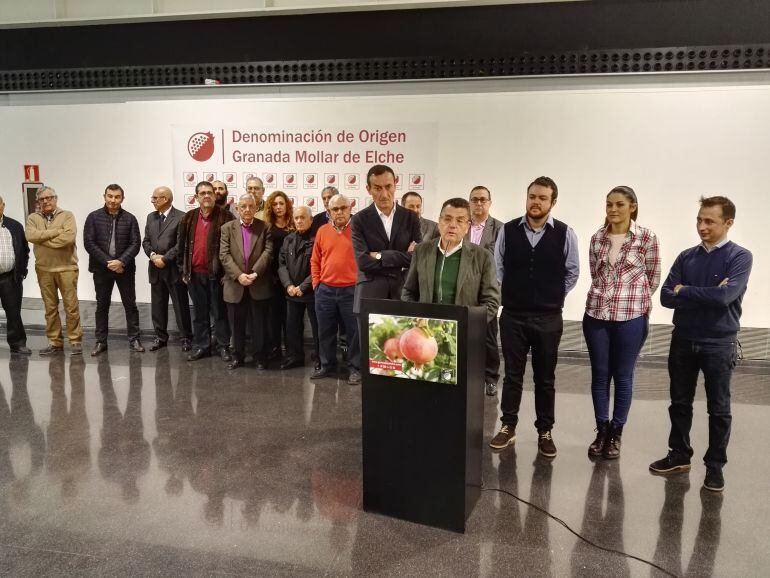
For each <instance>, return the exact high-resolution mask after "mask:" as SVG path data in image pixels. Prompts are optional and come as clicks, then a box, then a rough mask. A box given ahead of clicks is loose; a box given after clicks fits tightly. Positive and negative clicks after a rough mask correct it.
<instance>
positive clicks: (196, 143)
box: [187, 132, 214, 163]
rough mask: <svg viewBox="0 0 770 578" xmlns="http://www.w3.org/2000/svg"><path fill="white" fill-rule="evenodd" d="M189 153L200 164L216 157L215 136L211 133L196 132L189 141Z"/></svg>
mask: <svg viewBox="0 0 770 578" xmlns="http://www.w3.org/2000/svg"><path fill="white" fill-rule="evenodd" d="M187 152H188V153H190V156H191V157H192V158H193V159H195V160H196V161H198V162H199V163H202V162H203V161H207V160H209V159H210V158H211V157H212V156H213V155H214V135H213V134H211V133H210V132H196V133H195V134H194V135H192V136H191V137H190V140H188V141H187Z"/></svg>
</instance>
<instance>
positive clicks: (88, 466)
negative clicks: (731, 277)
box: [0, 337, 770, 577]
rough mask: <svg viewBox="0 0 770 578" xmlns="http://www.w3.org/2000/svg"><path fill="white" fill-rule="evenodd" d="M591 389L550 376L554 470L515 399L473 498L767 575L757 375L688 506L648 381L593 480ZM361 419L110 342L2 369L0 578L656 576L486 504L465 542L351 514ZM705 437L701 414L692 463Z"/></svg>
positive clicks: (341, 404) (261, 377)
mask: <svg viewBox="0 0 770 578" xmlns="http://www.w3.org/2000/svg"><path fill="white" fill-rule="evenodd" d="M30 345H31V346H37V347H39V346H42V345H43V343H42V340H41V339H40V338H39V337H37V338H35V339H34V340H32V342H31V343H30ZM588 380H589V371H588V368H587V367H586V366H585V362H584V361H583V360H577V359H563V360H562V363H561V364H560V366H559V371H558V385H557V390H558V391H559V393H558V396H557V422H558V423H557V426H556V428H555V429H554V438H555V441H556V443H557V446H558V449H559V455H558V457H557V458H556V459H555V460H553V461H548V460H545V459H542V458H539V457H538V456H537V452H536V435H535V432H534V430H533V429H532V428H531V426H530V424H531V423H532V422H533V420H534V417H533V412H534V409H533V399H532V394H531V393H526V394H525V398H524V402H523V407H522V418H521V422H522V423H521V425H520V426H519V432H518V434H519V436H518V440H517V443H516V446H515V448H511V449H509V450H506V451H504V452H502V453H492V452H490V451H489V450H488V448H487V447H485V450H484V466H483V468H484V479H485V485H486V487H487V488H498V487H499V488H503V489H505V490H508V491H510V492H512V493H514V494H516V495H518V496H520V497H521V498H523V499H525V500H528V501H531V502H533V503H534V504H537V505H538V506H540V507H541V508H544V509H547V510H549V511H550V512H552V513H553V514H554V515H555V516H557V517H558V518H560V519H562V520H564V522H566V523H567V524H568V525H569V526H570V527H572V528H573V529H574V530H576V531H577V532H579V533H582V534H583V535H584V536H585V537H586V538H587V539H589V540H591V541H593V542H595V543H597V544H599V545H601V546H603V547H605V548H610V549H615V550H623V551H626V552H628V553H630V554H633V555H635V556H638V557H641V558H644V559H647V560H650V561H653V562H654V563H656V564H658V565H659V566H661V567H663V568H665V569H666V570H667V571H668V572H670V573H671V574H673V575H677V576H710V575H715V576H741V577H744V576H767V575H768V567H770V548H769V547H768V544H770V491H769V490H770V482H768V479H770V452H768V451H767V449H766V445H765V444H766V442H767V440H768V439H770V395H769V393H770V369H768V368H767V367H764V368H763V367H753V368H752V367H747V368H742V369H741V370H740V371H739V372H738V373H737V374H736V376H735V378H734V395H733V399H734V406H733V416H734V420H733V437H732V441H731V445H730V454H729V455H730V463H729V464H728V466H727V467H726V469H725V475H726V481H727V488H726V490H725V492H724V494H723V495H714V494H711V493H708V492H705V491H702V490H701V488H700V486H701V482H702V478H703V473H704V472H703V467H702V465H700V464H699V462H698V460H696V462H694V463H696V464H698V465H696V466H695V467H693V470H692V472H690V473H689V475H687V474H684V475H679V476H675V477H672V478H668V479H666V478H661V477H655V476H652V475H650V474H649V473H648V471H647V465H648V464H649V462H651V461H653V460H654V459H657V458H660V457H662V456H663V455H664V454H665V451H666V447H665V443H666V438H667V432H668V417H667V411H666V408H667V400H666V395H667V394H666V391H667V384H666V371H665V367H664V366H663V365H662V364H660V363H657V364H656V363H650V364H644V365H643V366H641V367H640V368H639V371H638V390H637V392H636V398H635V402H634V406H633V408H632V412H631V418H630V423H629V425H628V427H627V428H626V432H625V436H624V445H623V455H622V457H621V459H620V460H618V461H616V462H603V461H599V462H597V463H592V462H590V461H589V460H588V459H587V458H586V454H585V451H586V447H587V444H588V443H589V442H590V441H591V439H592V428H593V424H592V409H591V399H590V396H589V395H588V391H587V384H588ZM485 403H486V413H485V436H486V441H488V440H489V438H490V437H491V435H492V434H493V429H494V428H495V427H496V425H497V424H496V423H495V420H496V418H497V407H496V403H495V401H494V400H492V399H487V400H486V401H485ZM426 419H435V416H433V417H430V416H426ZM360 421H361V390H360V388H358V387H351V386H348V385H347V384H346V383H345V382H344V381H339V382H336V381H332V380H324V381H319V382H317V383H315V384H314V383H311V382H310V380H309V371H308V370H302V369H297V370H292V371H287V372H280V371H277V370H276V371H268V372H261V373H258V372H257V371H256V370H253V369H243V370H238V371H236V372H234V373H233V372H228V371H227V370H226V369H225V368H224V367H223V364H222V362H221V361H219V360H216V359H206V360H202V361H199V362H195V363H188V362H187V361H184V357H183V355H182V354H181V352H180V351H179V349H178V348H176V347H174V346H172V347H171V348H169V349H166V350H162V351H161V352H159V353H145V354H129V353H128V352H127V347H126V345H125V342H123V341H114V342H111V343H110V350H109V352H108V354H107V355H105V356H103V357H102V358H99V359H98V360H94V359H92V358H90V357H87V358H85V359H77V358H71V357H68V356H66V357H65V356H62V357H58V358H53V359H44V358H40V357H38V356H37V355H33V356H32V357H31V358H24V357H21V358H18V357H10V356H9V353H8V350H7V349H3V350H0V576H62V575H73V576H82V575H85V576H108V575H110V576H112V575H166V576H176V575H196V576H198V575H250V576H276V575H277V576H282V575H286V576H303V575H311V576H318V575H330V576H345V575H357V576H361V575H367V576H368V575H378V576H392V575H399V576H434V575H442V576H463V577H466V576H477V575H480V576H566V575H580V576H651V575H652V576H662V575H664V574H663V573H661V572H659V571H657V570H654V569H651V568H650V566H647V565H646V564H644V563H642V562H639V561H636V560H633V559H630V558H626V557H622V556H620V555H617V554H614V553H610V552H606V551H603V550H600V549H598V548H595V547H593V546H590V545H588V544H587V543H585V542H583V541H581V540H579V539H577V538H576V537H575V536H574V535H573V534H571V533H570V532H569V531H568V530H567V529H566V528H565V527H563V526H562V525H560V524H559V523H557V522H555V521H553V520H551V519H549V518H548V517H546V516H545V515H544V514H542V513H541V512H539V511H538V510H536V509H533V508H530V507H528V506H526V505H524V504H521V503H519V502H517V501H515V500H514V499H513V498H511V497H510V496H508V495H504V494H501V493H498V492H493V491H485V492H482V496H481V499H480V501H479V503H478V505H477V506H476V509H475V510H474V512H473V514H472V515H471V518H470V520H469V523H468V529H467V532H466V533H465V534H464V535H462V534H455V533H451V532H446V531H442V530H437V529H433V528H428V527H424V526H419V525H415V524H411V523H407V522H403V521H399V520H394V519H389V518H385V517H382V516H378V515H372V514H368V513H365V512H363V511H362V509H361V440H360V431H361V427H360ZM440 430H441V421H440V419H437V421H436V431H437V440H439V442H438V443H440V438H441V436H440ZM706 439H707V426H706V417H705V405H704V402H703V400H702V397H701V396H699V398H698V401H697V402H696V422H695V426H694V428H693V443H694V447H695V448H696V452H697V454H696V456H700V455H702V453H703V451H704V449H705V442H706Z"/></svg>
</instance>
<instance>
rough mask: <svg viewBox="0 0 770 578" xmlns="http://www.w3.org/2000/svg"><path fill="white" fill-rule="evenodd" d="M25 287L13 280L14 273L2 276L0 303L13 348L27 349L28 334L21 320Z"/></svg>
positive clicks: (6, 333)
mask: <svg viewBox="0 0 770 578" xmlns="http://www.w3.org/2000/svg"><path fill="white" fill-rule="evenodd" d="M22 295H23V286H22V284H21V282H17V281H15V280H14V278H13V271H8V272H7V273H3V274H0V303H2V305H3V310H4V311H5V325H6V327H5V337H6V339H7V340H8V345H10V346H11V347H26V345H27V332H26V331H24V323H23V322H22V320H21V298H22Z"/></svg>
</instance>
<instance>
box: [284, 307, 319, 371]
mask: <svg viewBox="0 0 770 578" xmlns="http://www.w3.org/2000/svg"><path fill="white" fill-rule="evenodd" d="M305 311H307V317H308V320H310V329H311V331H312V333H313V353H314V354H315V359H318V318H317V317H316V313H315V300H313V299H311V300H309V301H295V300H293V299H287V300H286V356H287V357H291V358H293V359H300V360H304V359H305V347H304V337H305Z"/></svg>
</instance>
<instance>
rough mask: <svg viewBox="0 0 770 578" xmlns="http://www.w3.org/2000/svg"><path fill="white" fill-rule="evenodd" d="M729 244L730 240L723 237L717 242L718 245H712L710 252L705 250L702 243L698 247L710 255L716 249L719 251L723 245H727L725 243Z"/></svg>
mask: <svg viewBox="0 0 770 578" xmlns="http://www.w3.org/2000/svg"><path fill="white" fill-rule="evenodd" d="M729 242H730V239H728V238H727V237H725V238H724V239H722V240H721V241H719V243H717V244H716V245H714V246H713V247H711V250H709V249H707V248H706V245H705V244H703V243H701V244H700V247H701V249H703V250H704V251H706V253H711V252H712V251H716V250H717V249H721V248H722V247H724V246H725V245H727V243H729Z"/></svg>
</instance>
